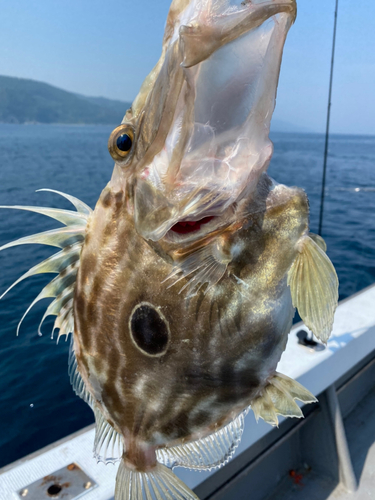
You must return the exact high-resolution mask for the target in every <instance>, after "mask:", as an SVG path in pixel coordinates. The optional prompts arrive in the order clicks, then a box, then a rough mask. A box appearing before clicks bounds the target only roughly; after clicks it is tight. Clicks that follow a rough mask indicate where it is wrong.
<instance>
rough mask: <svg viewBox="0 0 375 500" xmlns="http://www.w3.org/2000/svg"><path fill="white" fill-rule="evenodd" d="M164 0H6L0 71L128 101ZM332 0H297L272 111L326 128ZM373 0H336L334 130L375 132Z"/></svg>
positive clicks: (151, 46)
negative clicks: (294, 21)
mask: <svg viewBox="0 0 375 500" xmlns="http://www.w3.org/2000/svg"><path fill="white" fill-rule="evenodd" d="M169 4H170V0H132V1H130V0H11V1H10V0H2V1H0V74H1V75H7V76H17V77H21V78H31V79H33V80H39V81H44V82H47V83H50V84H52V85H55V86H57V87H60V88H63V89H65V90H69V91H72V92H77V93H81V94H85V95H90V96H103V97H107V98H112V99H120V100H123V101H132V100H133V99H134V97H135V96H136V94H137V92H138V89H139V87H140V85H141V83H142V81H143V79H144V78H145V76H146V75H147V74H148V72H149V71H150V70H151V68H152V67H153V65H154V64H155V63H156V61H157V60H158V58H159V55H160V47H161V39H162V35H163V30H164V24H165V19H166V16H167V12H168V8H169ZM334 7H335V0H300V1H299V3H298V17H297V21H296V23H295V25H294V26H293V27H292V29H291V31H290V33H289V36H288V39H287V43H286V46H285V52H284V59H283V65H282V70H281V76H280V84H279V90H278V98H277V107H276V111H275V115H274V116H275V118H277V119H279V120H283V121H286V122H289V123H292V124H295V125H298V126H301V127H304V128H306V129H308V130H311V131H313V132H322V131H324V129H325V120H326V110H327V100H328V83H329V70H330V60H331V47H332V35H333V16H334ZM374 19H375V2H374V0H340V3H339V18H338V31H337V51H336V62H335V74H334V85H333V98H332V118H331V130H332V132H336V133H354V134H375V92H374V90H375V29H374Z"/></svg>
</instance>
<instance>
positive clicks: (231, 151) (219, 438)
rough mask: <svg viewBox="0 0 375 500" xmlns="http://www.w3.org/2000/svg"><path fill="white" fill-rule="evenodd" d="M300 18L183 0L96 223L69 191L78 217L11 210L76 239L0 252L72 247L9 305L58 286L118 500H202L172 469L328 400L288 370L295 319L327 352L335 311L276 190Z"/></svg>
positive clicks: (224, 454) (173, 13)
mask: <svg viewBox="0 0 375 500" xmlns="http://www.w3.org/2000/svg"><path fill="white" fill-rule="evenodd" d="M295 16H296V3H295V0H265V1H264V2H256V3H254V2H243V3H242V4H241V5H231V4H230V2H229V1H228V0H207V1H203V2H202V1H201V0H174V1H173V3H172V6H171V10H170V13H169V16H168V19H167V25H166V30H165V36H164V39H163V49H162V55H161V58H160V60H159V62H158V63H157V64H156V66H155V68H154V69H153V70H152V71H151V73H150V75H149V76H148V77H147V78H146V80H145V82H144V84H143V85H142V87H141V90H140V92H139V95H138V96H137V98H136V99H135V101H134V103H133V105H132V107H131V108H130V109H129V110H128V111H127V112H126V114H125V117H124V119H123V122H122V124H121V125H120V126H118V127H116V129H115V130H114V131H113V132H112V134H111V136H110V138H109V142H108V148H109V152H110V154H111V155H112V157H113V159H114V160H115V167H114V171H113V175H112V178H111V180H110V182H109V183H108V185H107V186H106V187H105V189H104V190H103V192H102V194H101V196H100V198H99V200H98V203H97V205H96V207H95V210H94V211H92V210H91V209H90V208H89V207H88V206H87V205H86V204H84V203H83V202H81V201H80V200H77V199H76V198H74V197H72V196H70V195H65V194H63V193H59V192H57V194H60V195H62V196H64V197H65V198H67V199H68V200H69V201H70V202H71V203H72V204H73V206H74V207H75V209H76V212H74V211H67V210H58V209H48V208H42V207H20V206H14V207H8V208H12V209H21V210H29V211H32V212H37V213H41V214H43V215H46V216H48V217H52V218H54V219H56V220H57V221H58V222H60V223H62V224H63V225H64V227H61V228H58V229H55V230H52V231H47V232H46V233H41V234H39V235H32V236H28V237H25V238H21V239H19V240H17V241H15V242H12V243H9V244H7V245H4V246H3V247H2V248H0V250H2V249H5V248H10V247H13V246H15V245H24V244H30V243H38V244H40V243H42V244H46V245H51V246H56V247H58V248H61V249H62V251H61V252H59V253H58V254H56V255H55V256H53V257H50V258H49V259H47V260H46V261H44V262H43V263H41V264H40V265H37V266H34V267H33V268H32V269H31V270H30V271H29V272H27V273H26V274H25V275H23V276H22V277H21V278H20V279H19V280H17V281H16V282H15V283H14V284H13V285H12V286H11V287H10V288H8V290H10V289H11V288H12V287H13V286H15V285H16V284H17V283H19V282H20V281H22V280H23V279H25V278H27V277H29V276H32V275H34V274H39V273H43V272H51V273H55V274H57V276H56V277H55V278H54V279H53V280H52V281H51V283H50V284H49V285H47V286H46V287H45V288H44V289H43V290H42V292H41V293H40V294H39V295H38V297H37V298H36V300H35V301H34V302H33V303H32V306H33V305H34V304H35V303H36V302H38V301H39V300H40V299H41V298H44V297H52V298H53V299H54V301H53V302H52V303H51V304H50V306H48V307H47V310H46V313H45V315H44V316H43V319H42V323H43V321H44V319H45V318H46V317H47V316H49V315H54V316H56V320H55V323H54V330H55V329H58V330H59V335H58V338H60V337H61V336H63V335H65V336H68V335H69V334H72V335H73V336H72V340H71V347H70V353H69V377H70V380H71V383H72V386H73V389H74V391H75V392H76V394H77V395H78V396H80V397H81V398H82V399H83V400H84V401H86V402H87V403H88V404H89V406H90V407H91V408H92V410H93V411H94V415H95V420H96V435H95V442H94V456H95V457H96V459H97V460H98V461H101V462H104V463H113V462H115V461H120V466H119V469H118V474H117V479H116V489H115V500H144V499H145V498H147V500H167V499H168V500H179V499H181V500H194V499H197V497H196V495H195V494H194V493H193V492H192V491H190V490H189V489H188V488H187V487H186V485H184V484H183V483H182V481H180V480H179V479H178V478H177V477H176V476H175V475H174V474H173V472H172V469H173V468H174V467H176V466H181V467H187V468H191V469H195V470H204V469H206V470H211V469H213V468H217V467H221V466H223V465H225V463H226V462H227V461H228V460H229V459H230V458H231V457H232V456H233V454H234V452H235V450H236V448H237V446H238V444H239V442H240V440H241V436H242V432H243V426H244V418H245V415H246V414H247V413H248V412H249V410H250V409H251V410H252V411H253V414H254V416H255V418H256V420H258V419H259V418H262V419H263V420H265V421H266V422H267V423H269V424H271V425H278V416H279V415H282V416H284V417H295V418H301V417H302V416H303V414H302V411H301V409H300V408H299V406H298V404H297V403H296V400H299V401H301V402H302V403H310V402H313V401H316V399H315V397H314V396H313V395H312V394H311V393H310V392H309V391H308V390H307V389H305V388H304V387H302V386H301V385H300V384H298V383H297V382H296V381H294V380H292V379H289V378H288V377H286V376H284V375H283V374H280V373H277V372H276V366H277V364H278V361H279V359H280V357H281V354H282V352H283V351H284V349H285V347H286V343H287V338H288V334H289V331H290V328H291V324H292V319H293V315H294V312H295V308H297V309H298V311H299V313H300V315H301V317H302V319H303V320H304V321H305V323H306V325H307V326H308V327H309V328H310V329H311V330H312V331H313V333H314V334H315V335H316V336H317V337H318V338H320V339H321V340H322V341H323V342H326V341H327V340H328V337H329V334H330V332H331V330H332V324H333V317H334V312H335V309H336V306H337V300H338V280H337V276H336V273H335V270H334V268H333V266H332V263H331V262H330V260H329V259H328V257H327V255H326V253H325V252H326V246H325V243H324V241H323V240H322V239H321V238H319V237H317V236H315V235H312V234H310V233H309V206H308V200H307V197H306V195H305V193H304V191H303V190H301V189H298V188H288V187H286V186H283V185H280V184H277V182H275V181H273V180H272V179H270V178H269V177H268V176H267V174H266V170H267V168H268V165H269V162H270V160H271V156H272V152H273V145H272V143H271V141H270V139H269V137H268V134H269V127H270V120H271V117H272V112H273V109H274V105H275V97H276V88H277V83H278V76H279V70H280V64H281V56H282V50H283V45H284V42H285V38H286V36H287V33H288V30H289V28H290V26H291V25H292V23H293V22H294V20H295ZM1 208H7V207H1ZM5 293H7V292H5ZM32 306H30V308H31V307H32ZM30 308H29V309H28V310H27V312H28V311H29V310H30ZM27 312H26V314H27ZM26 314H25V315H26ZM25 315H24V317H25ZM22 319H23V318H22ZM21 322H22V320H21Z"/></svg>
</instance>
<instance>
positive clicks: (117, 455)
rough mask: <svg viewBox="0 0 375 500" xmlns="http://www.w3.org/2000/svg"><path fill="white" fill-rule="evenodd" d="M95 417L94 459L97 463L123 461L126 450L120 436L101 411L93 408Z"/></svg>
mask: <svg viewBox="0 0 375 500" xmlns="http://www.w3.org/2000/svg"><path fill="white" fill-rule="evenodd" d="M93 411H94V415H95V424H96V426H95V441H94V457H95V458H96V460H97V462H102V463H104V464H114V463H116V462H118V461H119V460H121V457H122V455H123V452H124V449H123V444H122V439H121V436H120V434H119V433H118V432H117V431H115V429H114V428H113V427H112V426H111V425H110V424H109V423H108V422H107V421H106V419H105V418H104V417H103V415H102V413H101V411H100V410H99V408H97V407H96V406H93Z"/></svg>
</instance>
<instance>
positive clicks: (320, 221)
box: [318, 0, 339, 236]
mask: <svg viewBox="0 0 375 500" xmlns="http://www.w3.org/2000/svg"><path fill="white" fill-rule="evenodd" d="M338 9H339V0H336V9H335V21H334V28H333V42H332V59H331V74H330V79H329V94H328V109H327V127H326V141H325V147H324V164H323V179H322V195H321V199H320V216H319V230H318V234H319V236H322V229H323V213H324V198H325V189H326V177H327V158H328V146H329V126H330V121H331V105H332V101H331V98H332V84H333V68H334V64H335V50H336V31H337V13H338Z"/></svg>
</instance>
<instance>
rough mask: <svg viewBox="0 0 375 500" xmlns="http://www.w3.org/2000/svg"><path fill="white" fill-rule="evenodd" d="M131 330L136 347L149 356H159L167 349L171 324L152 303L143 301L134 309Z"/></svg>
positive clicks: (130, 324) (130, 323) (130, 321)
mask: <svg viewBox="0 0 375 500" xmlns="http://www.w3.org/2000/svg"><path fill="white" fill-rule="evenodd" d="M129 331H130V335H131V338H132V340H133V342H134V344H135V345H136V347H138V349H140V350H141V351H142V352H143V353H144V354H146V355H147V356H152V357H158V356H162V355H163V354H165V352H166V351H167V348H168V344H169V338H170V333H169V325H168V323H167V320H166V319H165V318H164V316H163V315H162V314H161V313H160V312H159V311H158V310H157V309H156V308H155V307H154V306H153V305H152V304H149V303H147V302H143V303H141V304H139V305H138V306H136V307H135V308H134V309H133V311H132V314H131V316H130V320H129Z"/></svg>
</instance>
